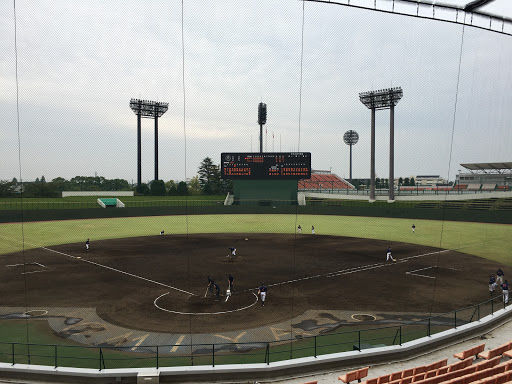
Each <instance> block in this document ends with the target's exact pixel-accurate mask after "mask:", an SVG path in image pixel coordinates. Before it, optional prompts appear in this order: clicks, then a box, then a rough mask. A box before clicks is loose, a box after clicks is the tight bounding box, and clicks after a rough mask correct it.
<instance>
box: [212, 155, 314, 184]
mask: <svg viewBox="0 0 512 384" xmlns="http://www.w3.org/2000/svg"><path fill="white" fill-rule="evenodd" d="M220 164H221V175H222V178H223V179H248V180H250V179H253V180H282V179H310V178H311V153H310V152H265V153H246V152H236V153H222V154H221V163H220Z"/></svg>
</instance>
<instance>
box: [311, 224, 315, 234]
mask: <svg viewBox="0 0 512 384" xmlns="http://www.w3.org/2000/svg"><path fill="white" fill-rule="evenodd" d="M311 234H312V235H314V234H315V227H313V226H311Z"/></svg>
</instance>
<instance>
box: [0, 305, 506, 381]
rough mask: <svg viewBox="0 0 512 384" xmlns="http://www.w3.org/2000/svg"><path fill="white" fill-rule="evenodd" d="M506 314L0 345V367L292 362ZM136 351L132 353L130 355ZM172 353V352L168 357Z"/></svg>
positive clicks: (479, 311)
mask: <svg viewBox="0 0 512 384" xmlns="http://www.w3.org/2000/svg"><path fill="white" fill-rule="evenodd" d="M501 308H505V304H504V303H503V301H502V299H501V296H496V297H493V298H492V299H489V300H486V301H484V302H482V303H479V304H476V305H472V306H469V307H466V308H461V309H458V310H455V311H452V312H448V313H444V314H439V315H436V316H432V317H429V318H426V319H423V320H419V321H414V322H405V321H403V322H400V321H398V320H397V321H396V322H397V324H396V325H390V326H386V327H373V328H366V329H358V330H349V331H344V332H334V333H329V334H321V335H316V336H309V337H306V336H304V337H302V338H296V337H295V336H296V335H295V336H294V335H293V333H292V332H291V333H290V338H289V339H287V340H281V341H261V342H249V343H217V344H188V345H187V344H180V345H141V346H138V347H137V348H134V347H133V346H119V347H108V348H107V347H99V346H76V345H44V344H34V343H20V342H0V361H1V362H4V363H10V364H12V365H15V364H34V365H46V366H54V367H55V368H57V367H73V368H93V369H98V370H100V371H101V370H104V369H107V368H108V369H113V368H157V369H158V368H161V367H177V366H204V365H207V366H213V367H214V366H217V365H223V364H251V363H265V364H270V363H271V362H276V361H283V360H293V359H296V358H301V357H315V358H316V357H317V356H320V355H325V354H331V353H338V352H347V351H362V350H364V349H368V348H374V347H383V346H393V345H402V343H405V342H409V341H413V340H416V339H419V338H422V337H430V336H432V335H434V334H436V333H438V332H442V331H445V330H448V329H457V327H460V326H462V325H464V324H469V323H472V322H475V321H479V320H480V319H481V318H483V317H485V316H487V315H493V314H494V312H495V311H497V310H499V309H501ZM134 349H135V352H134V351H133V350H134ZM173 351H174V352H173Z"/></svg>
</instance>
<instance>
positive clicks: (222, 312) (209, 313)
mask: <svg viewBox="0 0 512 384" xmlns="http://www.w3.org/2000/svg"><path fill="white" fill-rule="evenodd" d="M168 294H169V292H167V293H164V294H163V295H160V296H158V297H157V298H156V299H155V301H154V302H153V304H155V307H157V308H158V309H160V310H162V311H165V312H170V313H175V314H177V315H197V316H200V315H223V314H225V313H233V312H238V311H243V310H244V309H247V308H251V307H252V306H254V305H255V304H256V303H257V302H258V296H257V295H256V294H255V293H253V295H254V296H255V297H256V301H255V302H254V303H252V304H251V305H248V306H246V307H242V308H238V309H233V310H231V311H221V312H202V313H199V312H179V311H171V310H170V309H165V308H162V307H160V306H159V305H158V304H157V303H156V302H157V301H158V300H159V299H160V298H162V297H164V296H165V295H168Z"/></svg>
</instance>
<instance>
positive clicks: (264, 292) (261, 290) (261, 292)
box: [258, 283, 267, 307]
mask: <svg viewBox="0 0 512 384" xmlns="http://www.w3.org/2000/svg"><path fill="white" fill-rule="evenodd" d="M258 295H260V297H261V306H262V307H264V306H265V299H266V298H267V286H266V285H265V283H261V285H260V287H259V289H258Z"/></svg>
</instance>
